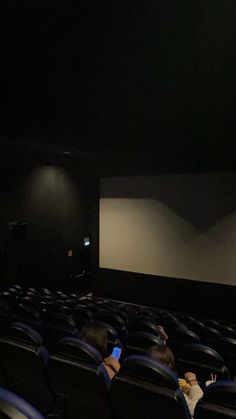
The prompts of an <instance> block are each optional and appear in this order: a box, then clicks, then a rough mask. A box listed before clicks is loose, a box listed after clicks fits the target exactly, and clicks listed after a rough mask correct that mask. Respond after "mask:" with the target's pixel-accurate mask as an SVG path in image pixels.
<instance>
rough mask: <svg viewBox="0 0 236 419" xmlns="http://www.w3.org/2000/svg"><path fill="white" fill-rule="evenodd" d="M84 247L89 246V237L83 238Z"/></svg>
mask: <svg viewBox="0 0 236 419" xmlns="http://www.w3.org/2000/svg"><path fill="white" fill-rule="evenodd" d="M84 246H90V237H89V236H86V237H84Z"/></svg>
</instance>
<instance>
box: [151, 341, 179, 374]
mask: <svg viewBox="0 0 236 419" xmlns="http://www.w3.org/2000/svg"><path fill="white" fill-rule="evenodd" d="M147 355H149V356H150V358H152V359H154V360H155V361H160V362H161V363H162V364H164V365H166V366H167V367H169V368H170V369H171V370H172V371H174V372H175V359H174V355H173V352H172V350H171V349H170V348H168V346H162V345H154V346H151V348H149V349H148V351H147Z"/></svg>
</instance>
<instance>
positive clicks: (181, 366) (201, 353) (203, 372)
mask: <svg viewBox="0 0 236 419" xmlns="http://www.w3.org/2000/svg"><path fill="white" fill-rule="evenodd" d="M176 365H177V370H178V373H179V375H180V376H184V373H185V372H187V371H191V372H194V373H195V374H196V375H197V378H198V380H200V382H201V384H202V385H204V383H205V382H206V381H207V380H209V379H210V377H211V373H213V374H216V375H217V377H218V378H219V379H229V371H228V370H227V368H226V366H225V363H224V360H223V358H222V357H221V356H220V355H219V354H218V353H217V352H216V351H214V350H213V349H212V348H209V347H208V346H204V345H201V344H191V345H186V346H185V347H184V348H183V351H182V353H181V355H180V356H179V357H178V359H177V361H176Z"/></svg>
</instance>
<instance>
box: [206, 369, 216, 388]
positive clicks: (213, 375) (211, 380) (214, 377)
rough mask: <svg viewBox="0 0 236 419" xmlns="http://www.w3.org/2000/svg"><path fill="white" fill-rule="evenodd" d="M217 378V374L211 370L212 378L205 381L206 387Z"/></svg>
mask: <svg viewBox="0 0 236 419" xmlns="http://www.w3.org/2000/svg"><path fill="white" fill-rule="evenodd" d="M216 379H217V375H216V374H213V373H212V372H211V379H210V380H208V381H206V383H205V384H206V387H207V386H209V385H210V384H212V383H214V382H215V381H216Z"/></svg>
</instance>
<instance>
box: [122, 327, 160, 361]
mask: <svg viewBox="0 0 236 419" xmlns="http://www.w3.org/2000/svg"><path fill="white" fill-rule="evenodd" d="M160 344H162V343H161V340H160V338H159V337H157V336H155V335H153V334H152V333H148V332H135V333H134V334H133V335H132V336H130V338H129V339H128V342H127V344H126V346H125V354H126V356H130V355H141V354H145V353H146V352H147V350H148V349H149V348H150V347H151V346H153V345H160Z"/></svg>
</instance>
